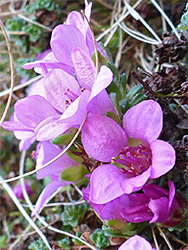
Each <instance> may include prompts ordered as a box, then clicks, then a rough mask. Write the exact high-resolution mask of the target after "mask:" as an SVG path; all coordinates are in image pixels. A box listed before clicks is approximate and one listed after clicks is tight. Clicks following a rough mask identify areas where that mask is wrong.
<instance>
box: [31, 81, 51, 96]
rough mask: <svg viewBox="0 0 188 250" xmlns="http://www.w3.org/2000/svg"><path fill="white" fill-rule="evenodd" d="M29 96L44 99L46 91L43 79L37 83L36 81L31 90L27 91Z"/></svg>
mask: <svg viewBox="0 0 188 250" xmlns="http://www.w3.org/2000/svg"><path fill="white" fill-rule="evenodd" d="M31 95H40V96H42V97H44V98H45V99H47V98H46V91H45V88H44V78H42V79H41V80H39V81H36V82H35V83H33V84H32V86H31V88H30V89H29V93H28V96H31Z"/></svg>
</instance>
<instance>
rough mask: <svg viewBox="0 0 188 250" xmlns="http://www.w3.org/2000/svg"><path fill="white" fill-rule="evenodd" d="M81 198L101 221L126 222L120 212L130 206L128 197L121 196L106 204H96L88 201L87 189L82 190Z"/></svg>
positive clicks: (125, 195) (88, 191)
mask: <svg viewBox="0 0 188 250" xmlns="http://www.w3.org/2000/svg"><path fill="white" fill-rule="evenodd" d="M82 192H83V198H84V199H85V200H86V201H87V202H88V203H89V204H90V206H91V207H92V208H93V209H94V211H95V212H96V213H97V215H98V216H99V217H100V219H101V220H121V221H126V220H125V219H124V218H123V217H122V215H121V211H122V210H123V209H124V208H125V207H129V206H130V201H129V195H127V194H123V195H122V196H120V197H118V198H116V199H114V200H112V201H110V202H108V203H106V204H96V203H93V202H92V201H91V200H90V197H89V193H90V190H89V187H87V188H85V189H82Z"/></svg>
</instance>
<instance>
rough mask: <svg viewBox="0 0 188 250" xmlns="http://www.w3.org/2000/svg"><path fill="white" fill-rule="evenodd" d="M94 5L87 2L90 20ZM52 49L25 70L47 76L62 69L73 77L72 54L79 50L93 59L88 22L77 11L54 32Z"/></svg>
mask: <svg viewBox="0 0 188 250" xmlns="http://www.w3.org/2000/svg"><path fill="white" fill-rule="evenodd" d="M91 7H92V3H89V4H88V3H87V2H86V8H85V15H86V17H87V19H88V20H90V15H91ZM50 44H51V48H52V50H50V51H49V53H48V54H46V56H44V57H43V58H40V59H39V60H37V61H35V62H31V63H27V64H25V65H24V66H23V68H25V69H31V68H33V67H34V68H35V71H36V72H37V73H40V74H43V75H45V74H46V73H47V72H48V71H50V70H52V69H62V70H64V71H65V72H67V73H69V74H71V75H73V74H74V72H75V68H74V66H75V65H74V62H73V59H72V52H73V51H74V50H75V49H77V48H79V49H81V50H82V51H83V52H84V53H85V54H86V55H87V56H89V57H90V58H91V56H92V54H93V52H94V50H95V48H94V41H93V37H92V33H91V29H90V27H89V25H88V22H87V21H86V19H85V18H83V17H82V15H81V14H80V13H79V12H77V11H72V12H71V13H70V14H69V15H68V17H67V20H66V22H65V24H60V25H58V26H56V27H55V28H54V29H53V31H52V37H51V41H50ZM97 49H98V50H99V51H100V53H101V54H102V55H103V56H104V57H105V53H104V51H103V50H102V49H101V47H100V46H99V44H98V43H97Z"/></svg>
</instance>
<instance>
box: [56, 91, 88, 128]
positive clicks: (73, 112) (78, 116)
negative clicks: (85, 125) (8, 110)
mask: <svg viewBox="0 0 188 250" xmlns="http://www.w3.org/2000/svg"><path fill="white" fill-rule="evenodd" d="M89 95H90V91H89V90H87V89H86V90H84V92H82V93H81V95H80V96H79V97H78V98H77V99H76V100H75V101H74V102H73V103H71V104H70V106H69V107H68V108H67V109H66V110H65V112H64V113H63V114H62V116H61V117H60V119H61V120H63V119H64V120H65V121H68V122H76V124H81V123H82V122H83V120H84V118H85V116H86V113H87V110H86V105H87V102H88V99H89Z"/></svg>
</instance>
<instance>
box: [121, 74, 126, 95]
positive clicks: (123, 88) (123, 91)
mask: <svg viewBox="0 0 188 250" xmlns="http://www.w3.org/2000/svg"><path fill="white" fill-rule="evenodd" d="M126 78H127V76H126V74H125V73H123V74H121V75H120V77H119V88H120V91H121V95H122V98H124V97H125V94H126V91H127V81H126V80H127V79H126Z"/></svg>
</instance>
